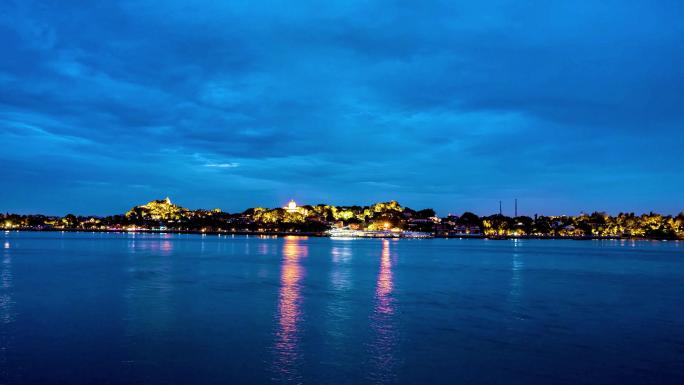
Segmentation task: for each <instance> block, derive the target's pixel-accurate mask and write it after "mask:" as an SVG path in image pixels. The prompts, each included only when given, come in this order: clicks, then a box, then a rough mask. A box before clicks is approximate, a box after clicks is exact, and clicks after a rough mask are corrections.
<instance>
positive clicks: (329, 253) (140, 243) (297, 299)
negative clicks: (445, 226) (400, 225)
mask: <svg viewBox="0 0 684 385" xmlns="http://www.w3.org/2000/svg"><path fill="white" fill-rule="evenodd" d="M191 383H197V384H230V383H246V384H268V383H284V384H366V383H368V384H391V383H397V384H455V383H464V384H541V383H545V384H546V383H556V384H682V383H684V243H681V242H631V241H545V240H524V241H513V240H511V241H486V240H472V239H471V240H457V239H451V240H440V239H433V240H400V241H397V240H380V239H377V240H371V239H367V240H331V239H326V238H294V237H293V238H271V239H262V238H255V237H249V238H248V237H217V236H199V235H170V234H153V235H150V234H148V235H145V234H73V233H65V234H62V233H18V232H8V233H4V234H0V384H3V385H4V384H191Z"/></svg>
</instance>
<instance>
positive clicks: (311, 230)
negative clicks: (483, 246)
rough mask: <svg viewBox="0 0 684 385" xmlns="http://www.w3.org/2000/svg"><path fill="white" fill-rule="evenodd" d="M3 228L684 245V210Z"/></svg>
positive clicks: (296, 212) (58, 221)
mask: <svg viewBox="0 0 684 385" xmlns="http://www.w3.org/2000/svg"><path fill="white" fill-rule="evenodd" d="M0 228H2V229H4V230H32V231H52V230H61V231H142V232H189V233H195V232H196V233H219V234H221V233H228V234H276V235H277V234H308V235H326V234H329V233H328V231H329V230H330V229H344V230H350V231H366V232H371V233H373V232H377V233H379V234H382V233H381V232H387V233H388V234H389V233H392V232H393V233H401V232H415V233H421V234H429V235H430V236H435V237H491V238H505V237H531V238H574V239H595V238H636V239H639V238H641V239H661V240H677V239H684V212H682V213H679V215H677V216H671V215H660V214H657V213H648V214H641V215H635V214H634V213H620V214H618V215H617V216H611V215H608V214H606V213H601V212H594V213H592V214H581V215H577V216H565V215H563V216H544V215H535V216H534V217H529V216H516V217H509V216H505V215H502V214H495V215H489V216H478V215H476V214H474V213H471V212H465V213H463V214H462V215H449V216H446V217H441V218H440V217H438V216H436V214H435V211H434V210H432V209H429V208H428V209H422V210H413V209H411V208H408V207H402V206H401V205H400V204H399V203H397V202H396V201H390V202H381V203H375V204H373V205H370V206H332V205H327V204H317V205H302V206H299V205H297V203H296V202H294V201H290V202H289V204H288V205H287V206H285V207H279V208H263V207H255V208H250V209H248V210H245V211H244V212H241V213H227V212H224V211H222V210H220V209H218V208H217V209H212V210H204V209H198V210H190V209H187V208H185V207H181V206H178V205H176V204H174V203H173V202H171V199H169V198H166V199H160V200H154V201H151V202H149V203H147V204H144V205H140V206H135V207H133V208H132V209H130V210H129V211H128V212H126V213H125V214H121V215H112V216H106V217H97V216H88V217H85V216H76V215H73V214H68V215H66V216H64V217H57V216H46V215H19V214H9V213H6V214H0Z"/></svg>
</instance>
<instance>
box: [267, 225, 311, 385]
mask: <svg viewBox="0 0 684 385" xmlns="http://www.w3.org/2000/svg"><path fill="white" fill-rule="evenodd" d="M305 240H306V237H294V236H289V237H286V238H285V240H284V244H283V262H282V266H281V270H280V290H279V293H278V311H277V314H276V318H277V326H276V333H275V343H274V346H273V350H274V353H275V356H276V357H275V362H274V363H273V370H274V372H275V373H274V374H275V378H274V380H275V381H281V382H285V383H294V384H298V383H301V382H302V374H301V372H300V366H301V364H302V354H301V349H300V346H299V342H300V330H299V324H300V323H301V321H302V318H303V314H302V308H301V306H302V293H301V289H302V285H301V281H302V278H303V277H304V273H305V272H304V268H303V267H302V265H301V263H300V262H301V259H302V258H305V257H306V256H307V253H308V248H307V245H306V243H305V242H304V241H305Z"/></svg>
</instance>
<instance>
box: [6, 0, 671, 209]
mask: <svg viewBox="0 0 684 385" xmlns="http://www.w3.org/2000/svg"><path fill="white" fill-rule="evenodd" d="M417 3H421V5H417ZM255 4H256V2H250V1H245V2H227V1H211V2H204V3H202V2H198V1H194V2H187V3H185V2H179V1H173V0H167V1H161V2H159V1H157V2H144V1H117V2H111V1H102V2H101V1H49V2H34V1H28V0H20V1H13V0H9V1H7V0H5V1H3V2H2V5H0V49H1V50H2V54H1V55H0V140H1V143H2V150H1V151H0V163H1V167H2V169H1V170H2V171H1V172H2V177H1V179H0V180H2V188H0V211H10V212H21V213H32V212H42V213H47V214H65V213H67V212H74V213H78V214H111V213H119V212H123V211H125V210H126V209H128V208H129V207H130V206H133V205H135V204H138V203H142V202H146V201H149V200H151V199H155V198H162V197H165V196H167V195H168V196H170V197H172V198H173V199H174V201H176V202H178V203H179V204H182V205H184V206H187V207H190V208H199V207H204V208H212V207H220V208H222V209H224V210H227V211H231V212H233V211H241V210H244V209H245V208H247V207H251V206H268V207H274V206H279V205H282V204H284V203H285V202H286V201H287V200H288V199H289V198H295V199H296V200H298V201H300V202H302V203H319V202H328V203H333V204H370V203H372V202H375V201H381V200H389V199H396V200H398V201H399V202H400V203H402V204H404V205H408V206H411V207H415V208H422V207H434V208H435V209H436V210H437V211H438V213H440V214H444V215H445V214H447V213H449V212H454V213H460V212H463V211H464V210H472V211H475V212H477V213H480V214H490V213H492V212H495V211H497V210H498V201H499V199H501V200H503V201H504V211H506V212H507V213H509V214H512V201H513V199H514V198H516V197H517V198H519V200H520V211H521V212H522V213H525V214H534V213H535V212H538V213H547V214H561V213H567V214H575V213H579V212H580V211H593V210H606V211H608V212H611V213H617V212H619V211H637V212H641V211H650V210H655V211H660V212H664V213H677V212H679V211H681V210H683V209H684V175H683V174H684V172H683V170H684V166H683V164H684V155H683V153H684V151H683V150H682V148H683V147H684V126H683V123H684V22H682V20H684V3H682V2H681V1H665V0H663V1H641V2H639V1H630V2H626V1H587V2H568V1H564V2H557V3H556V2H551V1H539V2H521V1H493V2H480V1H477V2H476V1H473V2H470V3H462V4H457V2H452V1H445V2H375V3H374V5H369V4H368V2H366V1H361V2H352V1H340V2H317V3H309V2H291V1H283V2H268V3H262V4H261V5H255Z"/></svg>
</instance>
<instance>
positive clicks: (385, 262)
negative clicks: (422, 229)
mask: <svg viewBox="0 0 684 385" xmlns="http://www.w3.org/2000/svg"><path fill="white" fill-rule="evenodd" d="M393 291H394V281H393V273H392V253H391V250H390V241H389V240H387V239H383V240H382V252H381V255H380V271H379V272H378V276H377V280H376V285H375V303H374V308H373V314H372V315H371V317H370V321H371V329H372V331H373V342H372V343H371V345H370V346H369V349H370V354H371V366H372V367H371V370H370V373H369V376H370V378H371V380H372V381H373V382H374V383H379V384H385V383H392V382H393V381H394V379H395V373H394V370H395V366H396V348H397V343H398V341H397V340H398V333H397V330H396V326H395V323H394V321H395V320H394V313H395V300H394V296H393Z"/></svg>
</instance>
